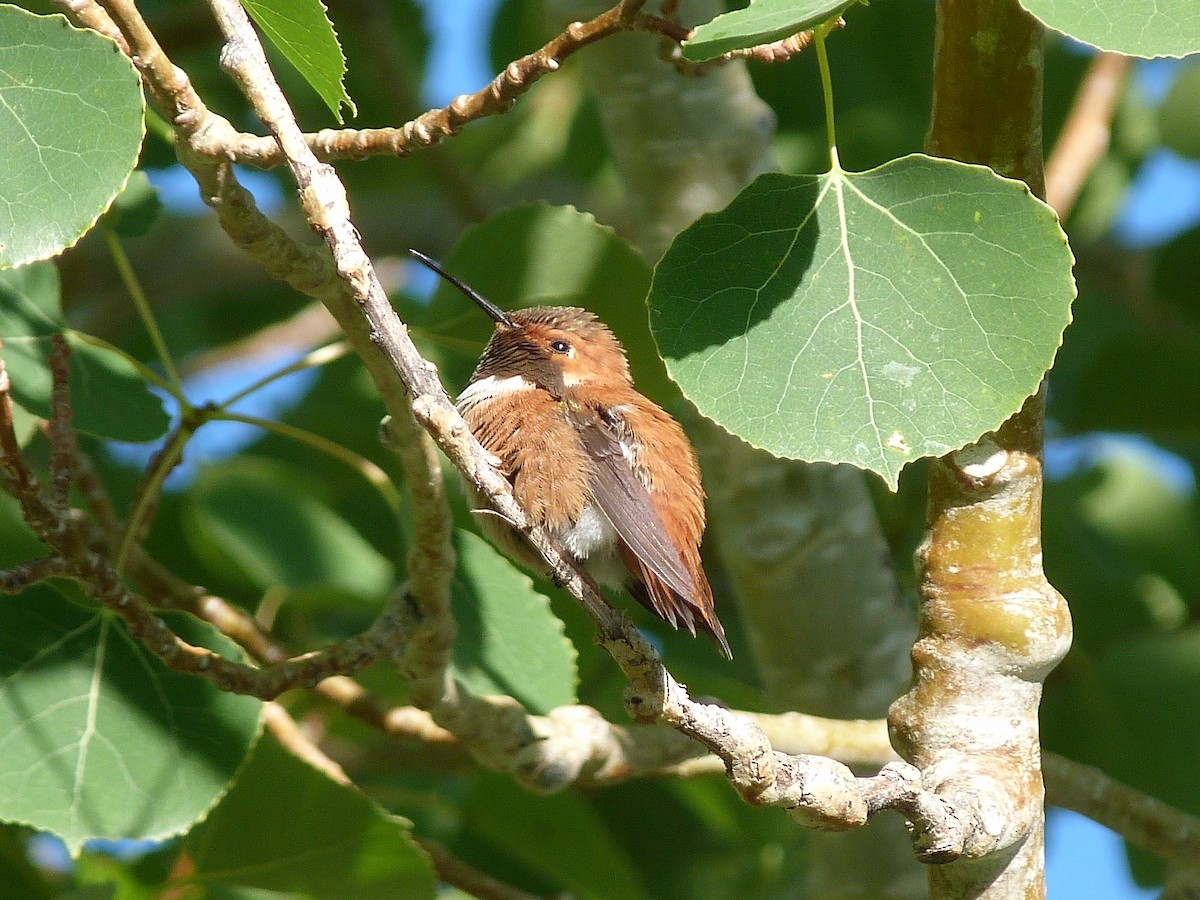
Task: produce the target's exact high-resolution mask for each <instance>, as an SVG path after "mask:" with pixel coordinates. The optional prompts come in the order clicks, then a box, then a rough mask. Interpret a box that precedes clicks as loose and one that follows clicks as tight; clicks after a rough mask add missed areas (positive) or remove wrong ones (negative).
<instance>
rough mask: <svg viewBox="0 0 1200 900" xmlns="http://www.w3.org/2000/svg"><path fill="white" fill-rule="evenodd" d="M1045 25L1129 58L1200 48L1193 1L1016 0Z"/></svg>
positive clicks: (1199, 14)
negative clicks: (1101, 0) (1100, 0)
mask: <svg viewBox="0 0 1200 900" xmlns="http://www.w3.org/2000/svg"><path fill="white" fill-rule="evenodd" d="M1021 5H1022V6H1024V7H1025V8H1026V9H1027V10H1029V11H1030V12H1031V13H1033V14H1034V15H1035V16H1036V17H1037V18H1039V19H1041V20H1042V22H1043V23H1044V24H1045V25H1046V26H1047V27H1049V28H1053V29H1054V30H1055V31H1061V32H1062V33H1063V34H1065V35H1067V36H1068V37H1071V38H1074V39H1075V40H1077V41H1082V42H1083V43H1085V44H1091V45H1092V46H1093V47H1098V48H1099V49H1101V50H1112V51H1114V52H1117V53H1124V54H1127V55H1129V56H1146V57H1151V56H1187V55H1188V54H1189V53H1196V52H1197V51H1200V5H1197V4H1196V2H1195V0H1124V2H1121V3H1098V2H1096V0H1021Z"/></svg>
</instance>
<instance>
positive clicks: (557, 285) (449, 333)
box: [419, 203, 679, 402]
mask: <svg viewBox="0 0 1200 900" xmlns="http://www.w3.org/2000/svg"><path fill="white" fill-rule="evenodd" d="M498 259H500V260H503V261H504V264H503V265H496V260H498ZM444 265H445V266H446V268H447V269H448V270H449V271H450V272H452V273H453V274H455V275H457V276H458V277H459V278H461V279H463V280H464V281H466V282H467V283H468V284H470V285H471V286H472V287H474V288H475V289H476V290H478V291H479V292H480V293H482V294H484V296H486V297H488V299H490V300H492V301H493V302H494V303H496V304H497V305H499V306H500V307H502V308H506V309H516V308H519V307H524V306H582V307H584V308H585V309H590V310H591V311H592V312H594V313H595V314H596V315H597V316H599V317H600V318H601V320H603V321H604V323H605V324H606V325H608V326H609V327H610V328H611V329H612V331H613V334H615V335H616V336H617V339H618V340H620V341H621V343H622V344H623V345H624V346H625V349H626V352H627V353H628V355H629V363H630V369H631V371H632V372H633V378H634V381H635V382H636V383H637V386H638V389H639V390H640V391H642V393H644V394H646V395H647V396H648V397H650V398H651V399H654V400H658V401H659V402H664V401H665V400H667V399H669V398H671V397H675V396H678V393H679V392H678V389H677V388H676V387H675V386H674V385H673V384H671V382H670V380H669V379H668V378H667V374H666V370H665V369H664V368H663V364H662V360H661V359H660V358H659V356H658V351H657V350H656V349H655V347H654V341H653V339H652V338H651V337H650V329H649V320H648V312H647V310H646V302H645V298H646V292H647V291H648V290H649V288H650V267H649V266H648V265H647V264H646V261H645V260H644V259H642V257H641V256H640V255H639V254H638V253H637V251H635V250H634V249H633V248H632V247H630V246H629V244H627V243H626V242H625V241H624V240H622V239H621V238H620V237H618V236H617V234H616V232H614V231H613V230H612V229H611V228H608V227H607V226H604V225H600V224H599V223H597V222H596V220H595V218H594V217H593V216H591V215H590V214H588V213H583V212H580V211H579V210H577V209H575V208H574V207H570V206H551V205H549V204H547V203H534V204H530V205H527V206H517V207H513V208H512V209H507V210H504V211H503V212H500V213H497V214H496V215H494V216H492V218H490V219H488V220H487V221H486V222H484V223H483V224H482V225H479V226H477V227H475V228H472V229H470V230H468V231H467V232H466V233H465V234H464V235H463V237H462V240H461V241H459V243H458V245H457V246H456V247H455V248H454V250H453V252H451V253H450V255H449V256H448V257H446V259H445V260H444ZM424 325H425V327H423V328H421V329H420V331H419V336H421V337H423V338H424V339H425V340H424V343H425V345H426V346H428V347H430V348H431V349H432V350H433V351H434V352H437V353H439V355H440V356H441V358H442V360H443V361H444V363H445V365H444V366H443V367H442V369H441V371H442V377H443V378H444V379H445V380H446V383H447V384H448V385H449V386H450V388H451V390H452V391H454V392H458V391H461V390H462V388H464V387H465V386H466V383H467V378H468V377H469V376H470V374H471V371H472V370H473V369H474V368H475V364H476V363H477V362H478V361H479V356H480V354H481V353H482V352H483V346H484V344H485V343H487V339H488V338H489V337H490V336H491V334H492V330H493V328H494V325H493V323H492V321H491V319H489V318H488V317H487V316H486V315H485V314H484V313H483V312H482V311H481V310H480V309H479V307H477V306H475V304H474V303H472V302H471V301H470V300H468V299H467V298H466V297H464V296H463V295H462V294H461V293H460V292H459V291H458V290H456V289H455V288H453V287H451V286H450V285H447V284H443V285H440V286H439V287H438V289H437V291H436V293H434V295H433V299H432V300H431V301H430V304H429V308H428V310H427V314H426V316H425V317H424Z"/></svg>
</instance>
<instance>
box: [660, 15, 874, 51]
mask: <svg viewBox="0 0 1200 900" xmlns="http://www.w3.org/2000/svg"><path fill="white" fill-rule="evenodd" d="M858 2H859V0H750V5H749V6H747V7H746V8H745V9H735V10H733V11H732V12H727V13H725V14H724V15H720V16H717V17H716V18H715V19H713V20H712V21H711V22H706V23H705V24H703V25H701V26H699V27H698V28H697V29H696V30H695V32H694V33H693V34H692V37H691V38H690V39H689V40H687V41H684V43H683V55H684V58H685V59H690V60H693V61H695V62H702V61H704V60H706V59H712V58H713V57H716V56H720V55H721V54H722V53H728V52H729V51H730V50H741V49H742V48H743V47H754V46H757V45H758V44H769V43H771V42H772V41H780V40H783V39H784V38H787V37H791V36H792V35H793V34H797V33H799V32H801V31H807V30H808V29H810V28H813V27H815V26H817V25H820V24H821V23H822V22H828V21H829V20H830V19H833V18H836V17H837V16H840V15H841V14H842V13H844V12H845V11H846V10H847V9H849V8H850V7H851V6H854V5H855V4H856V3H858Z"/></svg>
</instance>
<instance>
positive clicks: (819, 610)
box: [550, 0, 925, 898]
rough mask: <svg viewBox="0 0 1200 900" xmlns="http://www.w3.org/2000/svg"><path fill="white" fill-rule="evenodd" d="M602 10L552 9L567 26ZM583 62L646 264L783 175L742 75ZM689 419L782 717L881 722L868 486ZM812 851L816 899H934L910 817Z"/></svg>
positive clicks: (589, 55)
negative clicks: (792, 713)
mask: <svg viewBox="0 0 1200 900" xmlns="http://www.w3.org/2000/svg"><path fill="white" fill-rule="evenodd" d="M604 5H605V4H604V2H602V0H601V2H592V3H581V2H578V0H552V2H551V4H550V6H551V8H552V12H553V13H556V14H558V17H557V18H556V19H555V20H554V25H555V26H556V27H560V26H561V25H562V24H563V23H564V22H566V21H568V19H567V17H574V18H584V17H587V16H589V15H594V14H595V13H596V12H598V11H600V10H601V9H602V8H603V7H604ZM721 9H722V7H721V4H720V3H718V2H713V0H696V2H690V3H684V4H682V14H683V17H684V22H685V24H689V23H692V22H700V21H704V20H705V19H708V18H711V17H712V16H713V15H715V14H716V13H718V12H720V11H721ZM580 62H581V64H582V65H583V67H584V73H585V77H586V79H587V82H588V84H589V86H590V87H591V89H592V91H593V93H594V95H595V97H596V101H597V103H598V105H599V107H600V113H601V116H602V118H603V122H604V128H605V134H606V135H607V137H608V141H609V144H610V147H611V150H612V154H613V159H614V162H615V164H616V167H617V170H618V172H619V173H620V175H621V178H622V181H623V183H624V185H625V189H626V195H627V202H626V205H625V213H626V215H627V220H626V221H624V222H622V223H620V224H621V225H622V226H623V227H624V228H625V229H626V230H627V232H628V233H630V234H631V235H632V237H633V240H634V243H635V244H636V245H637V246H638V247H639V248H640V249H641V250H642V252H643V253H644V254H645V255H646V258H647V259H650V260H657V259H658V258H659V257H660V256H661V255H662V253H663V252H664V251H665V250H666V248H667V246H668V245H669V244H670V242H671V240H672V239H673V238H674V236H675V234H677V233H678V232H679V231H680V230H682V229H683V228H684V227H686V226H687V225H689V224H690V223H691V222H692V221H693V220H694V219H695V218H697V217H698V216H699V215H701V214H702V213H705V212H708V211H711V210H714V209H719V208H721V207H723V206H724V205H725V204H727V203H728V202H729V201H730V200H731V199H732V198H733V196H734V195H735V194H736V193H737V192H738V191H739V190H741V188H743V187H744V186H745V185H746V184H748V183H749V182H750V181H751V180H752V179H753V178H754V177H755V176H756V175H758V174H760V173H762V172H765V171H770V170H773V169H775V168H776V166H775V163H774V161H773V160H772V159H771V157H770V153H769V141H770V138H771V133H772V128H773V117H772V114H771V112H770V110H769V109H768V108H767V107H766V106H765V105H764V104H763V102H762V101H761V100H760V99H759V98H758V96H757V95H756V94H755V92H754V88H753V85H752V84H751V82H750V78H749V74H748V73H747V71H746V68H745V65H744V64H742V63H735V64H731V65H727V66H724V67H722V68H720V69H717V70H715V71H713V72H710V73H709V74H707V75H705V76H703V77H699V78H693V77H685V76H681V75H679V74H678V73H676V72H675V71H674V70H673V69H672V68H671V67H670V66H669V65H668V64H666V63H664V62H662V61H660V60H659V59H657V58H656V49H655V39H654V38H650V37H647V36H644V35H623V36H618V37H616V38H612V39H610V40H607V41H605V42H603V43H602V44H598V45H595V46H593V47H590V48H588V51H587V52H586V53H583V54H580ZM680 418H681V420H682V421H683V423H684V426H685V427H686V428H687V430H688V432H689V435H690V436H691V437H692V440H693V442H694V443H695V445H696V449H697V451H698V452H699V454H700V459H701V464H702V467H703V469H704V475H705V487H706V489H707V491H708V493H709V508H710V513H711V519H710V524H709V528H708V535H709V540H710V541H711V543H712V545H713V547H714V548H715V550H716V552H717V556H718V558H719V559H720V561H721V563H722V565H723V567H724V570H725V574H726V576H727V583H728V584H729V585H730V587H731V588H732V590H733V593H734V594H735V596H736V599H737V601H738V608H739V613H740V616H741V618H742V620H743V622H744V623H745V625H746V633H747V635H748V637H749V641H750V645H751V649H752V651H753V653H754V659H755V662H756V663H757V665H758V668H759V672H760V674H761V677H762V680H763V684H764V686H765V688H766V691H767V695H768V697H769V698H770V702H771V703H772V704H773V705H774V706H776V707H777V708H778V709H799V710H803V711H805V712H820V713H822V714H824V715H835V716H843V717H847V718H859V717H862V718H869V717H873V716H880V715H882V714H883V713H884V711H885V710H886V708H887V704H888V703H889V702H890V701H891V700H892V699H893V698H894V697H895V696H896V695H897V693H898V692H899V691H900V690H901V689H902V688H903V685H904V683H905V680H906V679H907V677H908V674H909V666H908V662H907V659H906V651H907V648H908V647H909V646H910V642H911V638H912V635H913V622H912V613H911V610H910V609H909V608H908V607H907V605H906V604H905V603H903V602H902V601H901V599H900V598H899V596H898V592H897V587H896V583H895V579H894V577H893V573H892V570H891V567H890V563H889V561H888V554H887V547H886V543H885V541H884V539H883V536H882V533H881V531H880V529H879V525H878V522H877V520H876V518H875V512H874V508H873V506H872V504H871V500H870V496H869V495H868V493H867V490H866V486H865V484H864V481H863V476H862V475H861V474H860V473H859V472H857V471H854V470H851V469H848V468H835V467H832V466H812V465H807V464H805V463H800V462H796V461H794V460H783V459H778V458H776V457H773V456H771V455H770V454H767V453H764V452H762V451H759V450H755V449H754V448H752V447H750V446H748V445H747V444H744V443H742V442H741V441H739V440H737V439H735V438H732V437H730V436H729V435H728V434H726V433H725V432H724V431H722V430H721V429H719V428H717V427H716V426H714V425H713V424H712V423H711V422H708V421H707V420H705V419H703V418H701V417H700V416H698V415H696V414H695V413H694V412H692V413H691V414H690V415H687V414H682V415H681V416H680ZM812 840H813V841H814V843H815V844H817V847H816V849H815V851H814V853H813V866H812V873H811V883H810V884H809V886H808V889H809V892H808V896H812V897H821V898H848V897H880V898H884V897H894V898H907V897H921V896H924V893H925V885H924V877H923V875H922V873H921V872H920V870H919V867H918V866H917V865H916V864H915V863H914V862H913V859H912V850H911V846H910V844H909V841H908V839H907V837H906V836H905V834H904V832H903V827H902V823H901V821H900V819H899V818H898V817H891V816H889V817H882V818H881V819H879V820H877V821H873V822H872V823H871V824H870V825H869V826H868V827H867V828H865V829H859V830H857V831H854V832H849V833H841V834H814V835H813V836H812ZM864 859H870V860H871V861H872V862H871V865H870V866H864V865H863V864H862V861H863V860H864Z"/></svg>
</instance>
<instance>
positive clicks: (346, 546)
mask: <svg viewBox="0 0 1200 900" xmlns="http://www.w3.org/2000/svg"><path fill="white" fill-rule="evenodd" d="M313 487H314V486H313V485H312V484H311V482H310V481H309V480H308V479H306V478H305V477H304V473H303V472H302V471H301V470H299V469H297V468H294V467H293V466H291V465H288V464H285V463H280V462H275V461H273V460H267V459H262V458H255V457H238V458H234V459H230V460H227V461H225V462H223V463H221V464H220V465H217V466H214V467H212V468H209V469H206V470H205V471H203V472H201V474H200V477H199V478H197V480H196V484H195V487H194V488H193V489H192V491H191V492H190V493H189V496H188V507H187V512H186V514H185V516H186V517H185V521H186V523H187V538H188V540H189V541H190V542H191V543H192V545H193V547H194V548H195V550H196V552H197V553H198V554H199V555H200V556H202V557H203V558H205V559H207V560H208V561H209V564H210V565H212V566H213V567H214V568H215V569H216V570H218V571H220V572H222V574H223V575H224V576H225V577H231V578H234V579H236V580H238V581H240V582H242V583H246V582H248V583H249V584H250V585H251V586H253V587H254V588H255V589H256V590H258V591H264V590H267V589H268V588H291V589H302V588H310V587H328V588H332V589H336V590H340V591H344V592H346V593H349V594H353V595H355V596H357V597H360V598H363V599H366V600H371V599H380V598H382V597H383V596H384V595H385V594H386V593H387V591H388V590H389V589H390V587H391V583H392V565H391V563H390V562H389V561H388V560H387V559H385V558H384V557H383V556H382V555H380V553H379V551H377V550H376V549H375V548H374V547H372V546H371V544H370V543H369V542H368V541H367V540H366V539H365V538H364V537H363V536H362V535H361V534H359V533H358V532H357V531H355V530H354V528H353V527H351V526H350V525H349V524H348V523H347V522H346V521H345V519H343V518H342V517H341V516H339V515H338V514H337V513H335V512H334V511H333V510H331V509H330V508H329V506H328V505H327V504H326V503H324V502H323V501H322V500H321V498H320V497H319V496H318V495H317V494H316V493H315V492H314V489H313Z"/></svg>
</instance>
